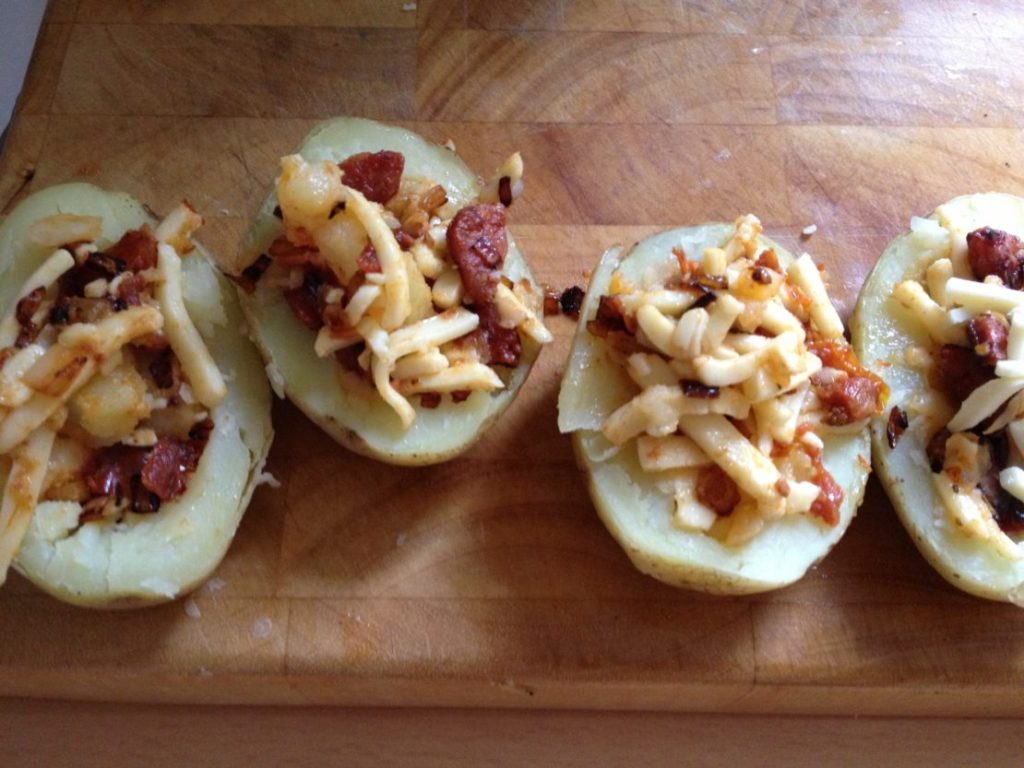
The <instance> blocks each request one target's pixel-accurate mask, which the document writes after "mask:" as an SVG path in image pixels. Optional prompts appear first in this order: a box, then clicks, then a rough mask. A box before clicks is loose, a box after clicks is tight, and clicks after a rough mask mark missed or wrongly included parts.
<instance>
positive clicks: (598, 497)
mask: <svg viewBox="0 0 1024 768" xmlns="http://www.w3.org/2000/svg"><path fill="white" fill-rule="evenodd" d="M735 231H736V230H735V227H734V226H733V225H731V224H706V225H703V226H698V227H690V228H681V229H674V230H670V231H667V232H662V233H660V234H657V235H654V236H652V237H650V238H648V239H646V240H644V241H642V242H641V243H639V244H637V245H636V246H634V247H633V248H632V249H631V250H629V252H628V253H625V254H623V253H622V252H621V251H620V250H619V249H612V250H610V251H608V252H606V253H605V255H604V257H603V258H602V260H601V262H600V264H599V265H598V267H597V269H596V270H595V271H594V274H593V276H592V278H591V282H590V285H589V287H588V290H587V295H586V299H585V301H584V305H583V309H582V311H581V316H580V317H581V320H580V324H579V328H578V329H577V333H576V338H575V340H574V343H573V348H572V352H571V353H570V358H569V363H568V365H567V368H566V372H565V376H564V378H563V382H562V388H561V392H560V397H559V427H560V429H561V431H563V432H572V433H573V434H572V440H573V446H574V449H575V451H576V456H577V462H578V464H579V466H580V467H581V469H582V470H583V472H584V474H585V475H586V476H587V480H588V484H589V489H590V494H591V498H592V500H593V502H594V506H595V508H596V510H597V512H598V514H599V516H600V517H601V519H602V520H603V522H604V523H605V525H606V526H607V528H608V530H609V531H610V532H611V534H612V536H613V537H614V538H615V539H616V541H618V542H619V544H620V545H621V546H622V548H623V549H624V550H625V552H626V554H627V555H628V556H629V558H630V560H631V561H632V562H633V564H634V565H635V566H636V567H637V568H638V569H639V570H640V571H642V572H643V573H646V574H648V575H650V576H653V577H654V578H656V579H659V580H661V581H664V582H666V583H668V584H671V585H673V586H678V587H687V588H691V589H695V590H699V591H703V592H708V593H712V594H733V595H736V594H749V593H756V592H764V591H767V590H772V589H778V588H780V587H783V586H786V585H787V584H791V583H792V582H794V581H796V580H797V579H799V578H800V577H801V576H803V575H804V573H805V572H806V571H807V569H808V568H810V567H811V566H812V565H814V564H815V563H816V562H818V561H819V560H820V559H821V558H823V557H824V556H825V555H826V554H827V553H828V552H829V551H830V550H831V548H832V547H833V546H834V545H835V543H836V542H837V541H838V540H839V538H840V537H841V536H842V535H843V533H844V532H845V531H846V529H847V527H848V526H849V524H850V522H851V520H852V519H853V516H854V513H855V511H856V508H857V506H858V505H859V503H860V501H861V499H862V497H863V494H864V487H865V484H866V481H867V477H868V474H869V471H870V469H869V467H870V465H869V463H868V456H869V442H868V437H867V434H866V433H857V434H850V435H838V434H833V435H830V436H828V437H827V438H826V439H825V444H826V445H825V450H824V454H823V462H824V465H825V467H826V469H827V470H828V471H829V472H830V473H831V474H832V475H833V477H834V478H835V480H836V482H838V483H839V485H840V486H841V487H842V488H843V491H844V499H843V502H842V504H841V506H840V509H839V520H838V523H837V524H836V525H835V526H833V527H825V526H822V525H821V524H820V523H819V522H817V521H814V520H811V519H809V518H807V517H806V516H787V517H786V518H783V519H779V520H775V521H773V522H770V523H768V524H767V525H766V527H765V528H764V530H763V531H762V532H761V533H760V534H759V535H758V536H756V537H755V538H754V539H752V540H751V541H749V542H748V543H746V544H744V545H742V546H740V547H730V546H726V545H725V544H723V543H722V542H720V541H718V540H717V539H715V538H713V537H711V536H709V535H706V534H704V533H701V532H696V531H688V530H682V529H680V528H678V527H676V526H674V525H673V524H672V522H671V511H672V499H671V497H669V496H667V495H665V494H662V493H660V492H658V491H657V490H656V489H655V487H654V483H653V481H652V480H651V479H650V477H649V476H647V475H646V474H645V473H644V471H643V470H642V469H641V467H640V465H639V462H638V459H637V457H636V452H635V451H618V452H617V453H616V454H615V455H614V456H612V457H611V458H607V454H608V449H609V447H610V444H609V443H608V441H607V440H606V439H605V438H604V436H603V435H602V434H601V432H600V427H601V424H602V422H603V421H604V420H605V418H606V417H607V415H608V414H609V413H611V412H612V411H613V410H614V409H615V408H616V407H617V406H619V405H620V404H621V403H623V402H624V401H625V400H628V399H629V397H631V392H632V391H633V389H632V384H631V382H630V380H629V378H628V376H627V375H626V374H625V372H624V371H623V370H622V368H621V366H618V365H616V364H615V363H613V362H612V361H611V360H610V359H609V358H608V355H607V350H606V348H605V347H604V345H603V343H602V342H601V340H599V339H597V338H596V337H594V336H593V335H591V334H590V333H589V332H588V331H587V328H586V323H587V320H590V319H593V318H594V317H595V315H596V311H597V304H598V299H599V298H600V296H601V295H602V294H604V293H606V292H607V290H608V287H609V283H610V280H611V276H612V273H613V272H614V271H615V270H616V269H617V268H619V267H620V265H621V266H622V267H624V268H625V269H627V270H628V271H629V274H630V275H638V274H641V273H642V272H643V271H644V270H646V269H650V268H652V267H656V266H657V265H661V264H664V263H665V262H666V261H668V260H674V259H675V256H674V255H673V254H672V249H673V248H675V247H678V248H682V250H683V251H684V252H685V253H687V254H699V253H702V252H703V249H704V248H705V247H720V246H722V245H723V244H724V243H726V242H727V241H728V240H729V239H730V238H731V237H732V236H733V234H734V233H735ZM760 241H761V242H762V243H763V244H764V245H765V246H768V247H772V248H774V249H775V252H776V254H777V255H778V257H779V261H780V262H781V263H782V264H783V266H785V265H786V264H788V263H789V262H790V261H792V256H791V255H790V254H788V253H786V252H785V251H784V250H783V249H782V248H781V247H779V246H778V245H777V244H775V243H772V242H771V241H770V240H768V239H767V238H763V237H762V238H760ZM627 277H628V275H627Z"/></svg>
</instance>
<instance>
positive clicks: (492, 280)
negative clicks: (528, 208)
mask: <svg viewBox="0 0 1024 768" xmlns="http://www.w3.org/2000/svg"><path fill="white" fill-rule="evenodd" d="M447 240H448V252H449V253H450V254H451V257H452V260H453V261H455V264H456V265H457V266H458V268H459V275H460V276H461V277H462V284H463V286H464V287H465V290H466V294H467V295H468V296H470V297H471V298H472V299H473V301H474V302H476V303H477V304H478V305H482V304H488V303H490V302H491V301H493V300H494V292H495V290H496V289H497V285H498V280H499V276H500V270H501V266H502V264H504V262H505V254H506V253H508V235H507V233H506V231H505V209H504V208H502V207H501V206H500V205H498V204H495V203H490V204H488V203H480V204H479V205H470V206H468V207H466V208H463V209H462V210H461V211H459V212H458V213H457V214H455V218H453V219H452V221H451V224H449V225H448V235H447Z"/></svg>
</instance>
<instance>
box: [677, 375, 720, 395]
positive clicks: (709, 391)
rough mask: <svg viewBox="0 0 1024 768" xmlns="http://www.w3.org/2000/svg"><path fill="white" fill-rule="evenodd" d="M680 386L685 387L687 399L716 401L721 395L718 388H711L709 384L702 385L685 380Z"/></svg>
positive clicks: (684, 391) (684, 392)
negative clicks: (695, 398)
mask: <svg viewBox="0 0 1024 768" xmlns="http://www.w3.org/2000/svg"><path fill="white" fill-rule="evenodd" d="M680 384H682V386H683V394H684V395H686V396H687V397H697V398H700V399H702V400H714V399H715V398H716V397H718V396H719V395H720V394H721V390H720V389H719V388H718V387H709V386H708V385H707V384H701V383H700V382H699V381H691V380H689V379H684V380H683V381H681V382H680Z"/></svg>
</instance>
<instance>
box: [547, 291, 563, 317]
mask: <svg viewBox="0 0 1024 768" xmlns="http://www.w3.org/2000/svg"><path fill="white" fill-rule="evenodd" d="M560 297H561V294H559V293H558V291H557V290H556V289H554V288H552V287H551V286H550V285H545V286H544V316H545V317H550V316H551V315H557V314H558V312H559V310H560V309H561V301H560Z"/></svg>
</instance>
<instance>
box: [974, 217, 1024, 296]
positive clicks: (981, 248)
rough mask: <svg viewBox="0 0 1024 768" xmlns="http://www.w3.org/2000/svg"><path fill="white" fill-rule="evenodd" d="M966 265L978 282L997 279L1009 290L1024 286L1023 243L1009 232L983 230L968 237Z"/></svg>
mask: <svg viewBox="0 0 1024 768" xmlns="http://www.w3.org/2000/svg"><path fill="white" fill-rule="evenodd" d="M967 261H968V263H969V264H970V265H971V271H973V272H974V275H975V277H977V278H978V279H979V280H984V279H985V278H986V277H988V276H989V275H996V276H997V277H998V278H999V279H1000V280H1002V281H1003V282H1004V283H1005V284H1006V285H1008V286H1009V287H1010V288H1020V287H1021V286H1022V285H1024V242H1022V241H1021V240H1020V238H1018V237H1015V236H1014V235H1011V234H1009V233H1007V232H1003V231H1002V230H999V229H992V228H991V227H981V228H980V229H976V230H974V231H973V232H970V233H968V235H967Z"/></svg>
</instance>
